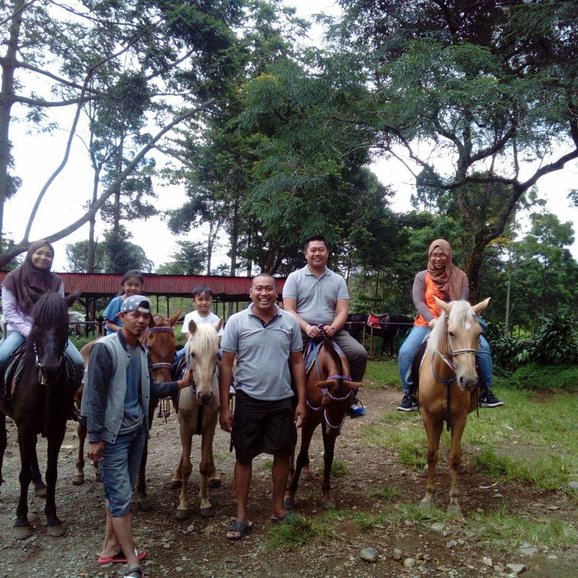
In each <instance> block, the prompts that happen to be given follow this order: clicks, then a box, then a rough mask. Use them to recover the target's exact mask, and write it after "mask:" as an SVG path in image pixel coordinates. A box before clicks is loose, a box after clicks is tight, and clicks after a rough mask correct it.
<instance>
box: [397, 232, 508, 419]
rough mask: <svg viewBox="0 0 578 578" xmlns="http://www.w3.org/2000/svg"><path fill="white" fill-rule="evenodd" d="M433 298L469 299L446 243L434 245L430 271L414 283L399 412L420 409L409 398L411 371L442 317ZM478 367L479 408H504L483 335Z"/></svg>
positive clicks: (438, 241) (402, 362) (402, 353)
mask: <svg viewBox="0 0 578 578" xmlns="http://www.w3.org/2000/svg"><path fill="white" fill-rule="evenodd" d="M434 295H435V296H436V297H437V298H438V299H441V300H442V301H446V302H450V301H458V300H466V301H467V299H468V298H469V296H470V288H469V283H468V278H467V276H466V274H465V273H464V272H463V271H462V270H461V269H459V268H458V267H456V266H455V265H454V264H453V252H452V248H451V246H450V244H449V243H448V242H447V241H445V240H444V239H436V240H435V241H433V242H432V243H431V245H430V246H429V251H428V266H427V269H425V270H424V271H420V272H419V273H418V274H417V275H416V276H415V280H414V282H413V289H412V298H413V303H414V305H415V307H416V309H417V317H416V319H415V322H414V327H413V329H412V330H411V332H410V334H409V335H408V337H407V339H406V340H405V341H404V342H403V344H402V346H401V348H400V350H399V356H398V368H399V377H400V379H401V384H402V388H403V399H402V400H401V403H400V405H399V406H398V408H397V409H398V410H399V411H417V410H418V409H419V406H418V402H417V399H416V398H415V396H413V395H411V394H410V383H409V371H410V368H411V362H412V360H413V356H414V355H415V352H416V351H417V350H418V348H419V346H420V344H421V343H422V341H423V340H424V339H425V337H426V336H427V334H428V333H429V332H430V330H431V328H432V327H434V325H435V324H436V323H437V320H438V317H439V316H440V313H441V312H440V310H439V308H438V306H437V305H436V303H435V300H434ZM477 365H478V373H479V377H480V385H481V387H482V392H481V394H480V407H498V406H500V405H504V403H503V402H502V401H501V400H500V399H498V398H497V397H496V396H495V395H494V393H493V391H492V382H493V380H492V369H493V363H492V354H491V353H490V345H489V344H488V341H487V340H486V338H485V337H484V335H480V341H479V346H478V353H477Z"/></svg>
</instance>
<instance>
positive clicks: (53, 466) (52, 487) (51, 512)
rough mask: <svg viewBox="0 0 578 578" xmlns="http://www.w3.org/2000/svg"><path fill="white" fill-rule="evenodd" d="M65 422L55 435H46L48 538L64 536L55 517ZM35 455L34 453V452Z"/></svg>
mask: <svg viewBox="0 0 578 578" xmlns="http://www.w3.org/2000/svg"><path fill="white" fill-rule="evenodd" d="M65 431H66V422H64V424H63V425H62V427H61V429H60V430H58V431H57V432H56V433H52V434H49V435H48V457H47V463H46V504H45V506H44V513H45V514H46V522H47V532H48V535H49V536H56V537H59V536H64V531H65V530H64V526H63V525H62V522H61V521H60V520H59V519H58V516H57V515H56V480H57V478H58V454H59V453H60V447H61V446H62V442H63V440H64V434H65ZM35 453H36V452H35Z"/></svg>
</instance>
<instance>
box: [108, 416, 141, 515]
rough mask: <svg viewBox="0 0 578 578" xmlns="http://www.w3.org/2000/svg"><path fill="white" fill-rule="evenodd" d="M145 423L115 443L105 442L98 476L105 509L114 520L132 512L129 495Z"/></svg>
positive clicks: (134, 478) (136, 473)
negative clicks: (106, 501) (101, 486)
mask: <svg viewBox="0 0 578 578" xmlns="http://www.w3.org/2000/svg"><path fill="white" fill-rule="evenodd" d="M146 436H147V431H146V424H145V422H144V421H143V423H142V424H141V425H140V426H139V427H138V428H137V429H136V430H134V431H131V432H130V433H126V434H119V435H118V436H117V437H116V441H115V442H114V443H109V442H104V452H103V455H102V461H101V462H100V473H101V476H102V483H103V486H104V495H105V496H106V499H107V500H108V510H109V512H110V515H111V516H112V517H113V518H122V517H124V516H126V515H127V514H128V513H129V512H130V510H131V504H132V492H133V488H134V486H135V484H136V480H137V477H138V470H139V467H140V462H141V458H142V454H143V450H144V446H145V442H146Z"/></svg>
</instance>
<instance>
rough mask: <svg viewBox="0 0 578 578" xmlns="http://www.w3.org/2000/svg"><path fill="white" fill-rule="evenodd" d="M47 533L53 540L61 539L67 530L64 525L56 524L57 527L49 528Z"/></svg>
mask: <svg viewBox="0 0 578 578" xmlns="http://www.w3.org/2000/svg"><path fill="white" fill-rule="evenodd" d="M46 533H47V534H48V535H49V536H52V537H53V538H60V537H61V536H64V534H65V533H66V529H65V527H64V526H63V525H62V524H56V525H55V526H47V527H46Z"/></svg>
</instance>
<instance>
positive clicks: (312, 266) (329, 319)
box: [283, 235, 367, 417]
mask: <svg viewBox="0 0 578 578" xmlns="http://www.w3.org/2000/svg"><path fill="white" fill-rule="evenodd" d="M304 251H305V260H306V261H307V265H305V267H303V268H302V269H299V270H297V271H294V272H293V273H291V274H290V275H289V276H288V277H287V280H286V281H285V285H284V286H283V307H284V308H285V309H286V310H287V311H289V312H290V313H291V314H293V315H294V316H295V318H296V319H297V322H298V323H299V327H300V328H301V331H302V332H303V334H304V340H310V339H316V338H318V337H320V336H321V334H322V333H324V334H325V335H327V336H328V337H330V338H331V339H333V340H334V341H335V343H337V345H338V346H339V347H340V348H341V350H342V351H343V353H344V354H345V356H346V357H347V359H348V361H349V365H350V369H351V380H352V381H362V380H363V376H364V374H365V367H366V365H367V352H366V351H365V347H363V345H361V343H359V342H358V341H357V340H356V339H354V338H353V337H352V336H351V335H350V334H349V333H348V332H347V331H345V329H344V327H345V323H346V322H347V315H348V313H349V291H348V289H347V285H346V284H345V279H343V277H341V275H338V274H337V273H334V272H333V271H331V270H330V269H328V268H327V262H328V260H329V255H330V248H329V245H328V243H327V241H326V240H325V238H324V237H322V236H321V235H314V236H312V237H309V238H308V239H306V240H305V244H304ZM349 415H350V416H351V417H361V416H363V415H365V408H364V407H363V405H362V404H360V403H359V402H358V401H357V399H355V400H354V402H353V404H352V406H351V408H350V410H349Z"/></svg>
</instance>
